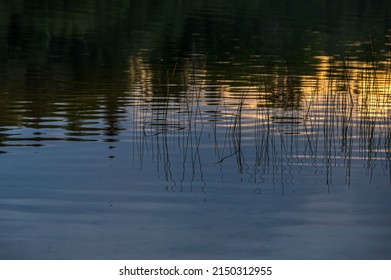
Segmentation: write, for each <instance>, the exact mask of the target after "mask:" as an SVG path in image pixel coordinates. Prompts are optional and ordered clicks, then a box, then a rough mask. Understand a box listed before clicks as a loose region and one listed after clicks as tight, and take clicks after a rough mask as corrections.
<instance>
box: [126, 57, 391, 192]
mask: <svg viewBox="0 0 391 280" xmlns="http://www.w3.org/2000/svg"><path fill="white" fill-rule="evenodd" d="M178 72H179V73H182V74H181V75H178ZM178 77H181V78H178ZM175 79H176V82H175V83H174V82H173V80H175ZM293 79H295V77H292V76H291V75H289V74H287V73H286V74H281V72H279V73H277V72H276V73H275V74H274V75H271V74H270V73H260V74H259V75H257V80H256V81H253V82H252V85H251V86H250V87H249V90H248V91H242V92H241V93H239V94H233V93H232V92H230V93H228V94H227V92H225V91H224V88H223V86H219V85H214V86H213V87H212V91H213V96H212V97H211V96H208V94H209V95H211V94H210V92H209V91H211V90H210V89H209V87H208V77H207V72H206V66H205V60H202V63H199V64H197V61H194V60H185V61H183V62H181V65H179V64H177V65H175V66H174V67H173V70H171V71H169V72H168V73H167V83H166V88H165V90H164V94H162V95H160V96H154V97H153V98H152V99H151V100H149V101H146V99H145V98H143V97H142V96H140V97H139V98H137V100H138V101H137V102H138V103H137V104H135V106H134V118H133V119H134V127H133V129H134V135H135V139H134V143H135V147H137V154H138V158H139V160H140V163H141V164H142V162H143V159H144V155H145V154H146V153H147V154H148V153H149V154H151V155H152V159H153V161H155V162H156V166H157V169H158V171H159V172H160V170H161V169H163V170H164V174H165V179H166V181H167V182H168V184H167V189H169V190H173V191H174V190H175V191H176V190H181V191H183V190H184V189H190V190H192V189H193V187H194V185H196V184H198V185H199V186H200V188H201V189H202V190H204V189H205V186H206V185H207V183H208V182H209V181H213V182H216V177H219V178H220V179H219V180H220V182H224V174H225V172H228V173H229V176H228V177H230V178H231V176H233V175H232V170H231V168H232V167H233V166H236V167H237V172H238V173H237V174H238V176H239V177H241V178H246V180H247V181H248V182H249V183H252V184H255V185H256V186H257V188H256V189H257V190H258V192H263V191H267V190H268V189H271V190H273V192H274V191H275V187H274V186H275V185H279V186H282V192H283V193H284V192H285V185H286V184H289V185H295V184H302V183H304V184H307V185H309V184H320V185H325V186H327V188H328V190H329V191H330V186H331V185H332V184H333V182H334V181H335V180H336V181H337V182H336V183H337V184H346V185H347V186H351V184H352V181H351V179H352V170H353V169H358V168H361V166H364V169H365V172H366V174H367V175H368V178H369V181H368V182H371V180H372V178H373V174H374V172H375V171H376V168H377V167H378V166H379V165H380V166H382V170H383V172H384V171H386V170H387V172H388V176H390V178H391V164H390V159H391V120H390V110H391V104H390V102H389V95H390V94H391V92H390V84H391V83H390V55H389V54H388V56H387V59H386V63H379V62H378V61H377V60H376V58H375V54H374V52H373V51H372V52H371V53H370V55H368V60H367V61H361V62H360V61H358V60H353V59H351V58H350V57H349V54H344V55H341V56H340V57H330V58H329V61H328V69H327V70H325V71H324V73H321V75H320V74H319V75H318V76H314V77H313V78H311V79H308V78H307V80H306V87H307V90H306V91H304V90H303V89H301V88H300V84H303V82H302V81H298V82H297V81H294V80H293ZM298 84H299V86H297V85H298ZM308 88H310V90H308ZM205 165H207V169H208V172H207V173H208V176H209V177H208V178H206V177H205V172H204V170H205V167H204V166H205ZM216 167H217V169H216ZM227 169H229V170H228V171H226V170H227ZM213 170H214V171H213ZM334 173H335V174H334ZM217 174H220V175H219V176H216V175H217ZM341 174H344V176H342V178H343V179H342V180H341ZM213 176H214V178H211V177H213Z"/></svg>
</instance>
